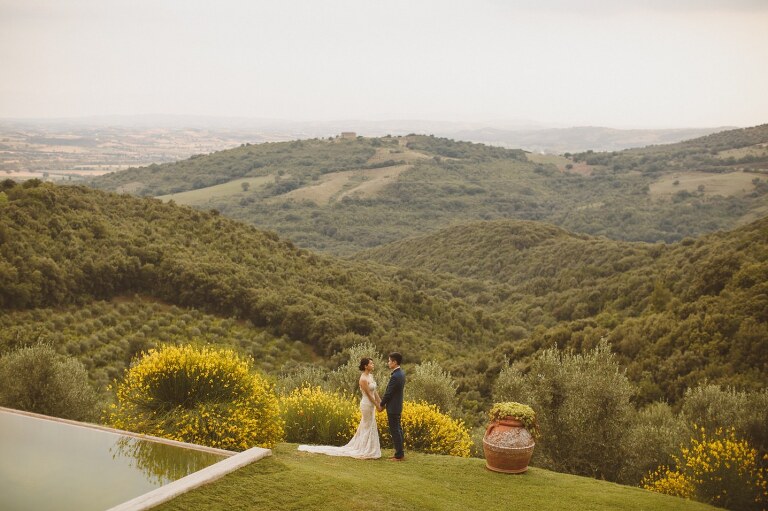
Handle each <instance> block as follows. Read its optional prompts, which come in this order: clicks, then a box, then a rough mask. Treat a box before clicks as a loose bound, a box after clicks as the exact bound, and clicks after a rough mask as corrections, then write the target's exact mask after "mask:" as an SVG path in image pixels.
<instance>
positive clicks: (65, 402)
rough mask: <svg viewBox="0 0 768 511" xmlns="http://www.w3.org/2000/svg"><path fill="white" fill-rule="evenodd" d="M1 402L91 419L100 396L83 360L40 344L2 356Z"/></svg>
mask: <svg viewBox="0 0 768 511" xmlns="http://www.w3.org/2000/svg"><path fill="white" fill-rule="evenodd" d="M0 405H2V406H7V407H9V408H17V409H20V410H26V411H29V412H36V413H42V414H45V415H52V416H54V417H62V418H65V419H72V420H79V421H89V420H94V419H96V418H97V417H98V410H99V397H98V394H97V393H96V391H95V390H94V389H93V388H92V387H91V386H90V384H89V383H88V373H87V372H86V370H85V367H83V364H82V363H80V362H79V361H78V360H77V359H75V358H72V357H69V356H65V355H59V354H58V353H56V351H55V350H54V349H53V348H52V347H51V346H49V345H47V344H37V345H35V346H30V347H26V348H20V349H18V350H16V351H13V352H11V353H9V354H8V355H5V356H3V357H2V358H0Z"/></svg>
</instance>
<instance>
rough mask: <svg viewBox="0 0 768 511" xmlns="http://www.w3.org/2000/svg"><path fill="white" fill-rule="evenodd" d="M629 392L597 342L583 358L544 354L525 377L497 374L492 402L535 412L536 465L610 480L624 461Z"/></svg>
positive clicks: (514, 372)
mask: <svg viewBox="0 0 768 511" xmlns="http://www.w3.org/2000/svg"><path fill="white" fill-rule="evenodd" d="M502 392H508V394H503V393H502ZM632 393H633V390H632V385H631V384H630V382H629V380H628V379H627V377H626V376H625V375H624V372H623V371H622V370H620V368H619V365H618V363H617V362H616V360H615V358H614V356H613V354H612V353H611V350H610V347H609V345H608V343H607V342H606V341H605V340H601V341H600V343H599V344H598V346H597V347H596V348H595V349H594V350H592V351H589V352H587V353H585V354H583V355H579V354H575V353H573V352H570V351H563V352H561V351H559V350H557V349H556V348H551V349H548V350H545V351H543V352H541V353H540V354H539V355H538V356H537V357H536V358H535V359H534V360H533V361H532V363H531V367H530V370H529V371H528V373H526V374H523V373H522V372H521V371H519V370H518V369H516V368H514V367H510V366H508V367H506V368H504V369H502V371H501V374H500V375H499V379H498V381H497V388H496V389H495V392H494V399H495V400H496V401H517V402H522V403H530V406H531V407H532V408H533V409H534V411H535V412H536V417H537V419H538V421H539V427H540V430H541V439H540V441H539V442H538V443H537V449H536V451H534V457H535V458H534V460H535V462H536V464H538V465H540V466H543V467H546V468H550V469H553V470H556V471H560V472H568V473H572V474H578V475H586V476H591V477H597V478H603V479H609V480H613V481H615V480H617V479H618V476H619V473H620V471H621V468H622V467H623V465H624V464H625V460H626V444H625V440H626V439H625V436H626V432H627V430H628V429H629V426H630V424H631V419H632V416H633V408H632V405H631V403H630V398H631V396H632Z"/></svg>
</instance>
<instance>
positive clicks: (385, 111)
mask: <svg viewBox="0 0 768 511" xmlns="http://www.w3.org/2000/svg"><path fill="white" fill-rule="evenodd" d="M0 73H1V76H2V79H0V118H3V117H5V118H7V117H17V118H18V117H71V116H90V115H111V114H120V115H132V114H185V115H213V116H238V117H258V118H276V119H287V120H342V119H360V120H392V119H426V120H461V121H470V120H476V121H496V120H522V119H529V120H537V121H541V122H548V123H558V124H561V125H601V126H612V127H657V128H658V127H699V126H725V125H731V126H752V125H756V124H762V123H766V122H768V0H751V1H750V0H644V1H643V0H605V1H601V0H591V1H578V0H521V1H515V0H507V1H504V0H466V1H465V0H434V1H433V0H407V1H401V0H393V1H388V2H384V1H381V0H379V1H372V0H371V1H368V0H349V1H347V0H306V1H304V0H242V1H240V0H217V1H211V0H205V1H202V0H121V1H118V0H0Z"/></svg>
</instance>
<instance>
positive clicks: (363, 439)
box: [299, 358, 381, 459]
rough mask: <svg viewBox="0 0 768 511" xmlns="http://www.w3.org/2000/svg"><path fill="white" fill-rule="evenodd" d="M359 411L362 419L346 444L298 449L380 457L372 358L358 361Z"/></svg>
mask: <svg viewBox="0 0 768 511" xmlns="http://www.w3.org/2000/svg"><path fill="white" fill-rule="evenodd" d="M359 369H360V370H361V371H362V372H363V373H362V374H361V375H360V381H359V382H358V383H359V384H360V391H361V392H362V399H361V400H360V412H361V413H362V419H360V424H359V425H358V426H357V431H356V432H355V436H353V437H352V440H350V441H349V443H348V444H347V445H343V446H341V447H336V446H332V445H300V446H299V450H300V451H306V452H315V453H320V454H327V455H329V456H350V457H352V458H360V459H374V458H381V445H380V444H379V430H378V428H377V427H376V407H377V406H378V405H379V403H380V402H381V398H380V397H379V394H378V393H377V392H376V380H374V379H373V374H372V372H373V369H374V366H373V359H370V358H364V359H362V360H361V361H360V367H359Z"/></svg>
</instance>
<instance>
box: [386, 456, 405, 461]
mask: <svg viewBox="0 0 768 511" xmlns="http://www.w3.org/2000/svg"><path fill="white" fill-rule="evenodd" d="M389 461H405V457H402V456H401V457H400V458H398V457H396V456H392V457H391V458H389Z"/></svg>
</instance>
